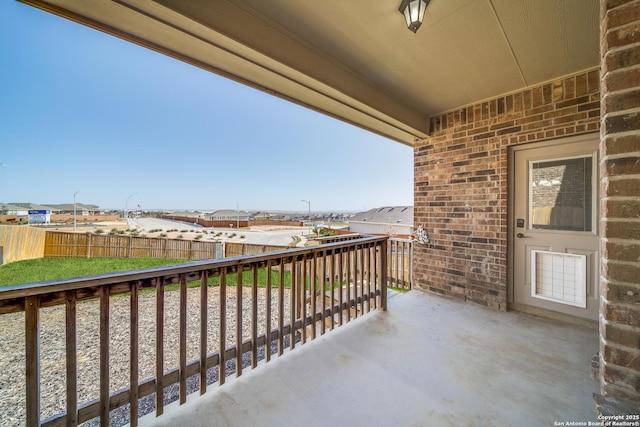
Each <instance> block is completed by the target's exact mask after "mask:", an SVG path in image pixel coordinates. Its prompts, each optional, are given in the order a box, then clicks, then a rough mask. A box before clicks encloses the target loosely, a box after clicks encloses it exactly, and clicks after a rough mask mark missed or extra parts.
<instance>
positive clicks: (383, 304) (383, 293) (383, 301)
mask: <svg viewBox="0 0 640 427" xmlns="http://www.w3.org/2000/svg"><path fill="white" fill-rule="evenodd" d="M388 241H389V240H388V239H385V240H384V241H383V242H382V245H381V247H380V254H381V255H380V262H381V265H380V276H381V278H380V279H381V280H380V286H381V287H382V288H381V290H380V309H381V310H382V311H387V257H386V256H384V255H383V254H386V253H387V242H388Z"/></svg>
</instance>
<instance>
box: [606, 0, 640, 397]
mask: <svg viewBox="0 0 640 427" xmlns="http://www.w3.org/2000/svg"><path fill="white" fill-rule="evenodd" d="M600 5H601V13H600V16H601V30H600V40H601V55H602V60H601V128H600V134H601V142H600V160H601V167H600V174H601V176H600V179H601V181H600V184H601V185H600V190H601V223H600V227H601V229H600V236H601V239H600V247H601V283H600V285H601V296H602V299H601V304H602V305H601V312H600V383H601V392H602V394H603V395H608V396H610V397H614V398H618V399H623V400H628V401H632V402H636V403H638V402H640V0H601V2H600Z"/></svg>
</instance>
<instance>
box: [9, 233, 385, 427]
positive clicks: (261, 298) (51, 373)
mask: <svg viewBox="0 0 640 427" xmlns="http://www.w3.org/2000/svg"><path fill="white" fill-rule="evenodd" d="M386 253H387V239H386V238H384V237H369V238H362V239H359V240H351V241H348V242H338V243H332V244H326V245H321V246H316V247H313V248H303V249H292V250H287V251H280V252H274V253H269V254H263V255H254V256H247V257H238V258H226V259H220V260H210V261H198V262H193V263H189V264H181V265H177V266H169V267H161V268H153V269H146V270H138V271H134V272H127V273H114V274H106V275H101V276H93V277H86V278H78V279H70V280H61V281H54V282H43V283H33V284H27V285H16V286H9V287H4V288H0V321H2V320H5V319H8V320H9V321H8V322H5V324H7V325H8V324H12V323H16V324H17V326H16V328H18V329H20V328H23V329H22V330H23V331H24V356H23V358H22V357H21V356H20V355H12V357H16V358H17V360H24V361H25V364H24V376H22V377H21V376H20V375H18V378H23V379H22V382H20V381H18V382H20V383H19V384H15V383H13V384H12V383H4V382H3V383H2V384H0V389H1V390H3V391H2V393H6V394H8V395H9V397H11V399H8V400H10V401H11V402H14V403H12V405H13V406H15V407H16V408H17V409H18V412H20V410H21V411H22V412H21V413H13V414H7V412H5V413H4V414H5V415H7V416H10V417H11V419H12V420H16V423H18V424H26V425H28V426H37V425H46V426H59V425H77V424H79V423H83V422H85V421H88V420H92V419H94V418H96V417H98V418H99V422H100V424H101V425H103V426H108V425H109V424H110V418H114V417H115V414H116V412H117V411H121V412H122V411H125V413H124V418H125V420H124V422H129V423H130V424H131V425H133V426H135V425H137V420H138V417H139V416H141V415H143V412H144V411H143V410H142V409H141V404H140V402H141V401H142V400H143V399H152V400H151V403H150V406H151V407H152V411H155V414H156V416H160V415H161V414H162V413H163V411H164V407H165V404H166V403H167V393H168V390H169V389H171V388H172V387H173V388H177V393H176V394H177V400H178V401H179V403H180V404H183V403H184V402H185V401H186V398H187V393H188V392H189V393H191V392H192V391H193V390H195V391H199V393H200V394H202V393H204V392H205V391H206V390H207V387H208V385H209V384H212V383H213V382H217V383H218V384H223V383H224V382H225V377H226V376H227V375H229V374H232V373H233V372H235V375H236V376H239V375H241V374H242V372H243V369H245V368H247V369H253V368H255V367H256V366H257V363H258V361H259V360H260V359H263V360H264V361H265V363H266V362H269V360H270V359H271V358H272V357H274V356H279V355H282V354H283V352H284V351H285V350H286V349H287V348H288V349H294V348H295V347H296V346H297V345H302V344H304V343H306V342H307V341H309V340H313V339H315V338H316V337H317V336H318V335H322V334H325V333H326V332H327V331H328V330H331V329H333V328H335V327H338V326H340V325H342V324H344V323H346V322H349V321H350V320H351V319H353V318H354V317H358V316H361V315H363V314H365V313H366V312H369V311H370V310H372V309H376V308H378V309H382V310H386V301H387V291H386V289H387V288H386V284H387V278H386V274H387V265H386V263H387V257H386V256H384V254H386ZM238 273H239V274H238ZM121 309H123V311H122V312H120V311H118V310H121ZM52 310H58V311H60V312H62V313H60V314H61V316H60V317H61V319H63V320H61V321H60V322H59V323H58V324H59V329H61V330H62V331H63V332H62V333H61V334H60V335H61V338H59V340H58V341H63V342H56V341H55V336H56V334H55V333H52V328H53V327H52V326H51V325H50V324H49V317H54V313H53V312H52ZM81 312H82V313H85V314H86V313H88V312H95V314H94V316H95V317H94V318H93V319H94V320H91V319H89V320H86V321H85V320H84V315H85V314H83V315H81V314H80V313H81ZM149 313H151V314H149ZM174 313H175V314H174ZM6 316H15V318H8V317H6ZM81 318H82V321H81ZM20 324H22V325H24V327H22V326H20ZM92 328H93V329H92ZM89 329H91V331H89ZM85 330H86V332H87V334H86V335H88V336H89V338H87V337H85V336H84V335H83V333H84V332H85ZM41 331H43V332H42V333H41ZM45 331H46V332H45ZM1 332H8V333H11V332H10V330H9V328H7V329H4V330H2V331H1ZM15 334H16V335H19V332H16V333H15ZM214 335H215V338H212V336H214ZM8 338H9V337H8ZM8 338H7V339H8ZM0 339H2V340H3V345H4V344H5V343H6V341H4V340H5V337H0ZM172 340H175V341H176V345H173V344H172ZM88 341H92V343H91V342H90V343H88V344H87V342H88ZM86 346H88V347H90V348H89V349H86V348H85V347H86ZM5 348H7V347H5ZM56 349H57V350H56ZM15 351H17V350H15ZM55 351H59V353H60V354H54V355H53V357H52V353H55ZM2 352H4V351H2ZM91 355H93V356H91ZM119 356H124V361H120V362H119V360H120V359H122V357H119ZM3 357H4V355H3ZM45 359H46V360H50V359H53V360H54V362H55V363H47V364H46V366H45V364H44V363H43V360H45ZM145 362H151V367H147V366H146V364H145ZM45 371H46V372H45ZM229 371H230V372H229ZM122 376H124V378H125V379H124V381H122V380H119V379H118V378H120V377H122ZM0 378H4V379H2V381H6V378H5V377H2V376H1V375H0ZM43 378H46V381H43ZM212 378H213V380H212ZM56 381H58V382H62V383H63V384H61V388H62V390H65V392H64V393H60V394H62V396H58V393H55V392H51V391H50V389H49V387H52V386H51V384H50V383H54V382H56ZM14 382H15V381H14ZM189 387H191V388H189ZM20 393H23V394H25V395H24V399H22V401H24V404H22V405H16V404H15V402H16V399H17V398H16V396H19V395H20ZM154 395H155V397H154ZM4 398H5V396H1V397H0V405H2V404H3V403H2V401H3V400H4ZM18 401H20V399H18ZM147 403H149V402H148V401H147ZM127 406H128V409H127ZM147 406H149V405H147ZM16 408H13V409H14V410H16ZM0 410H1V411H7V410H8V409H7V408H0ZM120 415H122V414H120ZM111 421H113V420H111Z"/></svg>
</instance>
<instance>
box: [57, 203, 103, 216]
mask: <svg viewBox="0 0 640 427" xmlns="http://www.w3.org/2000/svg"><path fill="white" fill-rule="evenodd" d="M46 206H47V207H48V208H49V209H51V212H53V213H57V214H69V215H71V214H73V212H74V205H73V203H62V204H60V203H56V204H48V205H46ZM75 212H76V214H77V215H84V216H87V215H97V214H99V213H100V206H97V205H86V204H84V203H76V204H75Z"/></svg>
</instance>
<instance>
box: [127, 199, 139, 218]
mask: <svg viewBox="0 0 640 427" xmlns="http://www.w3.org/2000/svg"><path fill="white" fill-rule="evenodd" d="M136 194H138V193H133V194H130V195H129V197H127V200H126V201H125V202H124V219H128V218H129V199H131V198H132V197H133V196H135V195H136Z"/></svg>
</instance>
